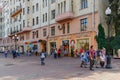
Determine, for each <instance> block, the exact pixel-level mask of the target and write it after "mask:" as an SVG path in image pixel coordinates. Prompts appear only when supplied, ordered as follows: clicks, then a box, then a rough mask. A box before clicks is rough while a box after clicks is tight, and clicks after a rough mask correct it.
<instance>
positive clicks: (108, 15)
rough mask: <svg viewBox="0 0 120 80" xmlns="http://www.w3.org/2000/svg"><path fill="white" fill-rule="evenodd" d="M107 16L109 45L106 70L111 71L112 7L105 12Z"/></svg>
mask: <svg viewBox="0 0 120 80" xmlns="http://www.w3.org/2000/svg"><path fill="white" fill-rule="evenodd" d="M105 14H106V16H107V26H108V37H107V41H108V44H107V52H106V53H107V57H106V58H107V60H106V68H107V69H111V68H112V67H111V55H110V46H109V45H110V15H111V9H110V7H108V8H107V9H106V11H105Z"/></svg>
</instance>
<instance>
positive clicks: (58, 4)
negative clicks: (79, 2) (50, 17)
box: [58, 4, 60, 14]
mask: <svg viewBox="0 0 120 80" xmlns="http://www.w3.org/2000/svg"><path fill="white" fill-rule="evenodd" d="M58 14H60V4H58Z"/></svg>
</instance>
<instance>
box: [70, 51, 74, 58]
mask: <svg viewBox="0 0 120 80" xmlns="http://www.w3.org/2000/svg"><path fill="white" fill-rule="evenodd" d="M71 57H74V49H71Z"/></svg>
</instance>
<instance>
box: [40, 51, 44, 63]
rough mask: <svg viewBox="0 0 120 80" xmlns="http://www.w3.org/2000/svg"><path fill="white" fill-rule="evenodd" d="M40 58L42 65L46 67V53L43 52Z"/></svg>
mask: <svg viewBox="0 0 120 80" xmlns="http://www.w3.org/2000/svg"><path fill="white" fill-rule="evenodd" d="M40 58H41V65H45V52H44V50H42V52H41V54H40Z"/></svg>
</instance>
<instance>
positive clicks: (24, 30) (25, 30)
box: [17, 27, 32, 34]
mask: <svg viewBox="0 0 120 80" xmlns="http://www.w3.org/2000/svg"><path fill="white" fill-rule="evenodd" d="M31 30H32V29H31V28H30V27H24V28H23V29H21V30H20V32H18V33H17V34H21V33H25V32H30V31H31Z"/></svg>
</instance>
